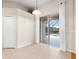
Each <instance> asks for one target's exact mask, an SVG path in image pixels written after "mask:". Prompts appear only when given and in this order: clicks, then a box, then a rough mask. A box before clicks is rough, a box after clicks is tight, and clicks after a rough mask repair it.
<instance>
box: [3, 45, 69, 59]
mask: <svg viewBox="0 0 79 59" xmlns="http://www.w3.org/2000/svg"><path fill="white" fill-rule="evenodd" d="M2 55H3V59H70V56H69V55H68V58H67V56H66V53H64V52H62V51H61V49H59V48H53V47H49V46H48V45H45V44H34V45H32V46H29V47H24V48H16V49H3V53H2Z"/></svg>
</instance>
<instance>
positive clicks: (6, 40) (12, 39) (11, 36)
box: [3, 16, 16, 48]
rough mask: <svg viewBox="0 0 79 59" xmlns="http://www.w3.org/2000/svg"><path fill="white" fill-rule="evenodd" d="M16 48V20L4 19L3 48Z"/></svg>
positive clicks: (11, 18) (12, 18) (13, 18)
mask: <svg viewBox="0 0 79 59" xmlns="http://www.w3.org/2000/svg"><path fill="white" fill-rule="evenodd" d="M15 47H16V18H15V17H11V16H10V17H9V16H7V17H3V48H15Z"/></svg>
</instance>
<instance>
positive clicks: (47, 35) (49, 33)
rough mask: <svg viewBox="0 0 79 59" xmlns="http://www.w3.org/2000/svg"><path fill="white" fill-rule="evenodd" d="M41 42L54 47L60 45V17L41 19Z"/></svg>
mask: <svg viewBox="0 0 79 59" xmlns="http://www.w3.org/2000/svg"><path fill="white" fill-rule="evenodd" d="M40 25H41V26H40V28H41V29H40V30H41V31H40V32H41V38H40V42H41V43H44V44H48V45H50V46H53V47H60V39H59V18H49V17H46V18H45V19H41V21H40Z"/></svg>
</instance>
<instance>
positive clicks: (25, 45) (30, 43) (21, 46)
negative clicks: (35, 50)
mask: <svg viewBox="0 0 79 59" xmlns="http://www.w3.org/2000/svg"><path fill="white" fill-rule="evenodd" d="M32 44H33V42H29V43H27V44H24V45H20V46H17V48H23V47H27V46H29V45H32Z"/></svg>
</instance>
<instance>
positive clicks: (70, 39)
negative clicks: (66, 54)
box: [65, 0, 76, 52]
mask: <svg viewBox="0 0 79 59" xmlns="http://www.w3.org/2000/svg"><path fill="white" fill-rule="evenodd" d="M74 3H75V2H74V0H66V12H65V13H66V39H67V48H68V49H69V50H70V51H74V52H75V51H76V50H75V49H76V46H75V41H76V38H75V18H74V17H75V14H74V13H75V11H74V9H75V6H74Z"/></svg>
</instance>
